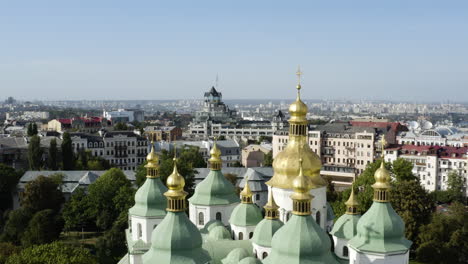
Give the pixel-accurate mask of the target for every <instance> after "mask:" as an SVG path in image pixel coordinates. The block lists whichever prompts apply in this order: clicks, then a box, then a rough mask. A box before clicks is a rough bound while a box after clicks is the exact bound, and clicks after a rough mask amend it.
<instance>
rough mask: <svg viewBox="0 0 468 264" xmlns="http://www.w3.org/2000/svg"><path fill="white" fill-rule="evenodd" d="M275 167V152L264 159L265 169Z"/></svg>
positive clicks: (271, 152) (269, 153)
mask: <svg viewBox="0 0 468 264" xmlns="http://www.w3.org/2000/svg"><path fill="white" fill-rule="evenodd" d="M272 165H273V151H270V152H268V153H267V154H265V156H264V158H263V167H271V166H272Z"/></svg>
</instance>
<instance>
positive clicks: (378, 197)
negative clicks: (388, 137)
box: [372, 137, 391, 202]
mask: <svg viewBox="0 0 468 264" xmlns="http://www.w3.org/2000/svg"><path fill="white" fill-rule="evenodd" d="M380 142H381V144H382V162H381V163H380V168H379V169H377V170H376V171H375V174H374V179H375V183H374V184H373V185H372V188H374V201H376V202H388V201H389V199H390V198H389V197H388V191H389V190H390V188H391V186H390V179H391V176H390V172H389V171H388V170H387V168H385V154H384V153H385V151H384V149H385V145H386V143H387V142H386V141H385V137H383V138H382V140H381V141H380Z"/></svg>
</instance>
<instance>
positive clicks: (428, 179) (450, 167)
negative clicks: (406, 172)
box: [385, 145, 468, 195]
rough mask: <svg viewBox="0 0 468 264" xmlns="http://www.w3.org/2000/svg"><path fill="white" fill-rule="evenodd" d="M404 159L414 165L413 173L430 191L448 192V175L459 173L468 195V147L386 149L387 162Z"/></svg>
mask: <svg viewBox="0 0 468 264" xmlns="http://www.w3.org/2000/svg"><path fill="white" fill-rule="evenodd" d="M397 158H403V159H405V160H408V161H410V162H411V163H413V173H414V175H415V176H416V177H418V178H419V180H420V182H421V185H422V186H424V188H425V189H426V190H428V191H435V190H446V189H447V187H448V186H447V180H448V174H449V173H450V172H452V171H456V172H458V173H459V174H460V175H461V176H462V177H463V180H464V182H465V195H468V192H467V190H466V189H467V188H466V181H467V178H468V173H467V171H468V147H452V146H417V145H398V146H393V147H389V148H386V149H385V160H386V161H388V162H393V161H395V160H396V159H397Z"/></svg>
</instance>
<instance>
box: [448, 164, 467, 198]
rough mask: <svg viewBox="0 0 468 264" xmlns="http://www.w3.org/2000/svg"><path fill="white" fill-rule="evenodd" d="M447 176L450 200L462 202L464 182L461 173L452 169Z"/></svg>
mask: <svg viewBox="0 0 468 264" xmlns="http://www.w3.org/2000/svg"><path fill="white" fill-rule="evenodd" d="M447 177H448V178H447V192H448V193H449V196H450V200H451V201H457V202H464V200H465V199H464V197H463V188H464V187H465V184H464V182H463V177H462V175H461V174H460V173H459V172H458V171H456V170H452V171H451V172H449V174H448V176H447Z"/></svg>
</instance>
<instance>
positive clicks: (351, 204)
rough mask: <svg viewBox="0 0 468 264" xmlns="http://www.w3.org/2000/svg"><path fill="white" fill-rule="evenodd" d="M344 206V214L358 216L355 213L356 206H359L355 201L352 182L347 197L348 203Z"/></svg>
mask: <svg viewBox="0 0 468 264" xmlns="http://www.w3.org/2000/svg"><path fill="white" fill-rule="evenodd" d="M345 205H346V214H350V215H354V214H358V212H357V206H358V205H359V202H358V201H357V199H356V196H355V195H354V182H353V184H352V185H351V194H350V195H349V199H348V201H346V203H345Z"/></svg>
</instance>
